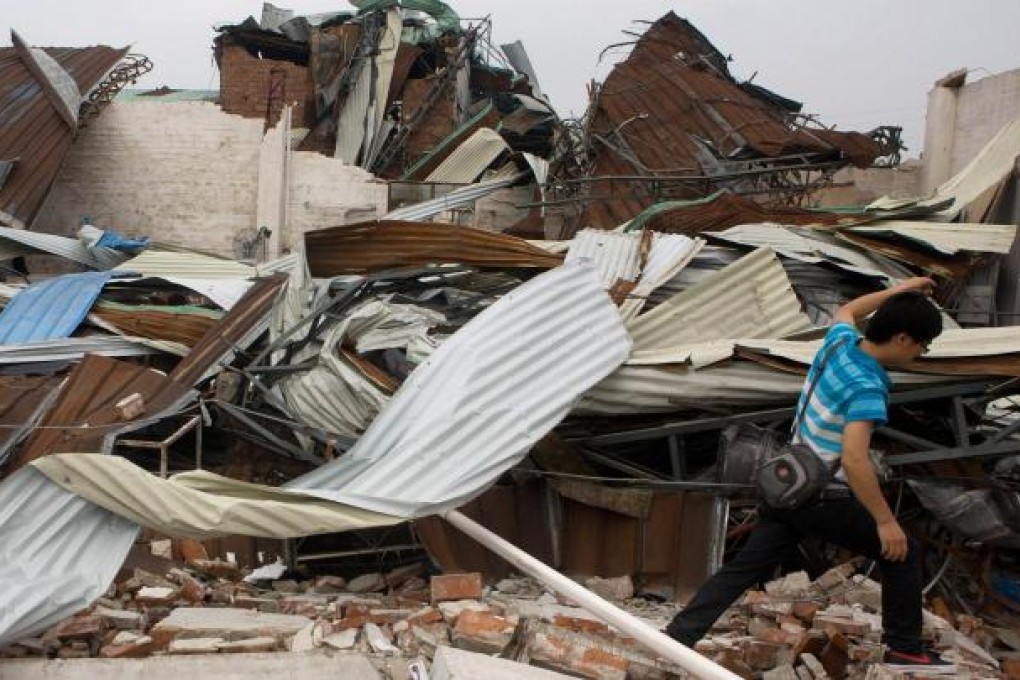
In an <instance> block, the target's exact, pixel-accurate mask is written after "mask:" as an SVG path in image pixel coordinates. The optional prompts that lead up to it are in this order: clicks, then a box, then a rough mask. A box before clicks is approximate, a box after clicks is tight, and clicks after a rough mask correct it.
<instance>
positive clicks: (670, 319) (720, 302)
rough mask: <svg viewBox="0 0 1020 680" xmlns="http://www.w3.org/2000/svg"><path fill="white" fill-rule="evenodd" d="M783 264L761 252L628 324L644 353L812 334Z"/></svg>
mask: <svg viewBox="0 0 1020 680" xmlns="http://www.w3.org/2000/svg"><path fill="white" fill-rule="evenodd" d="M811 327H812V326H811V321H810V320H809V319H808V318H807V316H805V315H804V313H803V312H802V311H801V308H800V302H799V301H798V300H797V296H796V295H795V294H794V292H793V288H792V286H791V284H790V280H789V279H788V278H787V277H786V272H785V271H784V270H783V265H782V264H780V262H779V259H778V258H777V257H776V255H775V253H773V252H772V251H771V250H770V249H768V248H760V249H758V250H756V251H754V252H753V253H751V254H749V255H747V256H745V257H743V258H741V259H739V260H737V261H736V262H734V263H733V264H731V265H729V266H727V267H726V268H725V269H722V270H720V271H718V272H716V273H715V274H713V275H712V276H710V277H709V278H707V279H705V280H704V281H702V282H700V283H698V284H696V285H694V286H692V287H690V288H688V289H687V290H685V291H684V292H683V293H680V294H679V295H677V296H676V297H674V298H671V299H669V300H666V301H665V302H663V303H662V304H660V305H659V306H658V307H656V308H655V309H653V310H652V311H650V312H647V313H646V314H643V315H641V316H639V317H637V318H636V319H634V320H632V321H631V322H629V323H628V329H629V330H630V333H631V336H632V337H633V338H634V347H635V349H638V350H652V349H667V348H675V347H678V346H683V345H692V344H697V343H703V342H707V341H710V340H717V339H726V338H735V337H752V338H753V337H759V338H760V337H766V338H769V337H771V338H778V337H782V336H784V335H789V334H791V333H797V332H799V331H804V330H808V329H810V328H811Z"/></svg>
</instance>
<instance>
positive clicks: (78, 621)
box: [43, 615, 106, 640]
mask: <svg viewBox="0 0 1020 680" xmlns="http://www.w3.org/2000/svg"><path fill="white" fill-rule="evenodd" d="M105 631H106V621H104V620H103V619H102V618H101V617H99V616H93V615H86V616H74V617H71V618H69V619H65V620H64V621H61V622H60V623H58V624H57V625H55V626H53V627H52V628H50V629H49V630H48V631H46V634H45V635H43V637H44V638H46V639H50V640H54V639H55V640H90V639H92V638H94V637H99V636H101V635H102V634H103V633H104V632H105Z"/></svg>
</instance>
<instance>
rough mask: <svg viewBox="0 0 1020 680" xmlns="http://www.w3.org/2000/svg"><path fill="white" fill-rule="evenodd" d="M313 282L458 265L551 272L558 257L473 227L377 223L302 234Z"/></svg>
mask: <svg viewBox="0 0 1020 680" xmlns="http://www.w3.org/2000/svg"><path fill="white" fill-rule="evenodd" d="M305 253H306V256H307V257H308V267H309V269H310V270H311V272H312V276H319V277H328V276H338V275H340V274H364V273H367V272H373V271H379V270H382V269H388V268H392V267H404V266H418V265H426V264H432V263H458V264H467V265H476V266H479V267H539V268H549V267H555V266H557V265H559V264H560V263H561V262H562V258H561V257H560V256H558V255H553V254H551V253H547V252H545V251H543V250H541V249H540V248H536V247H534V246H532V245H530V244H529V243H528V242H527V241H525V240H523V239H519V238H516V237H514V236H507V235H505V234H497V233H494V232H491V231H483V230H481V229H474V228H472V227H461V226H455V225H449V224H436V223H429V224H421V223H418V222H399V221H392V220H380V221H377V222H363V223H361V224H352V225H347V226H342V227H331V228H329V229H320V230H318V231H310V232H307V233H306V234H305Z"/></svg>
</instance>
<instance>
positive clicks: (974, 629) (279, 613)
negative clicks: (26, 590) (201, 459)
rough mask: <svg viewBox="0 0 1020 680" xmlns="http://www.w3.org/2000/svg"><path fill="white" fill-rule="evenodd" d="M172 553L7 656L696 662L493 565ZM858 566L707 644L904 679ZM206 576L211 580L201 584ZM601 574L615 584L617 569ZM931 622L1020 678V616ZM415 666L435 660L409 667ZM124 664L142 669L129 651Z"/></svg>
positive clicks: (947, 652)
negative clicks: (264, 563)
mask: <svg viewBox="0 0 1020 680" xmlns="http://www.w3.org/2000/svg"><path fill="white" fill-rule="evenodd" d="M165 562H166V565H165V566H166V569H165V571H163V572H161V573H154V572H150V571H146V570H143V569H141V568H135V570H134V571H133V572H132V573H130V574H129V573H128V572H127V570H125V571H124V573H123V577H122V578H119V579H118V580H117V581H116V583H115V584H114V585H113V586H111V588H110V590H109V591H108V592H107V593H106V594H105V596H104V597H103V598H100V600H99V601H98V602H97V603H96V604H95V605H93V606H92V607H90V608H88V609H86V610H83V611H81V612H79V613H77V614H75V615H74V616H73V617H71V618H69V619H66V620H64V621H61V622H60V623H57V624H56V625H54V626H53V627H51V628H50V629H49V630H47V631H45V632H44V633H42V634H41V635H40V636H38V637H34V638H29V639H25V640H20V641H18V642H15V643H13V644H9V645H7V646H5V647H3V648H2V649H0V658H3V659H4V660H5V661H4V663H5V668H6V667H7V666H6V664H7V663H8V661H7V660H14V659H19V660H21V664H22V665H20V666H17V665H16V666H13V668H15V669H17V668H23V669H27V668H29V666H28V665H26V664H28V663H29V661H28V660H30V659H38V660H42V659H65V660H66V659H79V660H81V661H80V662H79V663H80V664H87V662H85V661H84V660H85V659H92V660H94V663H95V664H96V666H95V667H96V668H97V669H98V668H100V667H101V666H100V665H99V664H101V663H103V662H101V661H100V660H102V659H144V658H153V659H155V658H160V657H177V656H196V655H220V656H221V655H224V654H232V655H234V654H236V655H245V656H250V657H251V658H268V657H266V656H265V655H267V654H271V653H275V654H276V655H277V656H279V655H295V658H300V659H302V661H301V663H302V664H304V663H305V660H306V659H313V658H315V659H318V657H317V656H308V655H325V656H326V657H329V658H331V659H337V660H343V659H347V658H350V657H353V658H356V659H367V660H368V661H369V662H370V664H371V667H372V668H374V672H375V673H377V674H378V677H379V678H382V679H384V680H385V679H392V680H406V679H407V678H409V677H416V678H417V677H431V678H432V679H433V680H442V679H449V680H464V679H467V678H481V677H485V678H503V677H505V678H510V677H515V678H531V677H534V678H536V680H542V679H546V678H548V679H549V680H551V679H552V678H557V677H582V678H592V679H594V680H624V679H627V678H631V679H642V680H653V679H665V678H679V677H687V676H686V675H684V673H683V671H682V670H681V669H679V668H678V667H675V666H672V665H670V664H668V663H665V662H664V661H662V660H661V659H656V658H654V657H652V656H649V655H648V654H647V653H645V652H643V651H642V650H641V648H640V647H638V646H637V645H636V643H635V641H634V640H633V639H631V638H629V637H627V636H626V635H623V634H621V633H620V632H619V631H616V630H614V629H612V628H611V627H609V626H607V625H606V624H605V623H602V622H601V621H598V620H597V619H595V618H594V617H593V616H592V615H591V614H589V613H588V612H587V611H586V610H584V609H581V608H579V607H576V606H573V605H572V604H571V603H569V602H563V601H562V600H561V599H559V598H557V597H556V596H555V595H553V594H551V593H549V592H548V591H546V590H545V588H544V587H543V586H541V584H539V583H537V582H535V581H534V580H532V579H529V578H526V577H511V578H506V579H503V580H501V581H499V582H498V583H496V584H493V585H490V586H486V585H484V584H483V581H482V578H481V575H480V574H478V573H454V574H432V575H431V576H430V575H429V574H428V571H427V568H426V567H425V565H422V564H420V563H419V564H411V565H405V566H404V567H401V568H399V569H398V570H395V571H399V572H401V574H400V575H401V578H400V579H398V580H400V581H402V582H401V584H400V585H399V586H395V587H383V588H379V589H378V590H376V591H374V592H365V591H363V590H362V589H351V588H350V587H349V585H350V584H352V583H353V584H359V583H368V582H371V581H374V580H380V579H381V580H390V578H391V577H392V576H393V574H392V573H389V574H382V573H378V572H374V573H368V574H362V575H358V576H356V577H354V578H352V579H350V581H348V582H347V586H348V587H344V580H343V579H342V578H339V577H336V576H330V575H322V576H318V577H315V578H310V579H300V580H299V579H296V578H294V579H287V580H275V581H268V580H260V581H257V582H256V583H248V582H246V581H245V580H244V579H243V578H240V573H239V572H238V573H237V574H235V575H234V577H232V578H228V577H223V576H219V577H215V576H211V575H210V574H209V573H208V571H206V570H204V569H202V568H201V561H195V563H193V564H189V565H184V566H174V565H175V564H180V563H179V562H172V561H170V560H165ZM153 564H154V563H152V562H149V565H150V567H151V566H152V565H153ZM155 564H158V562H157V563H155ZM859 567H860V565H859V564H858V563H856V562H847V563H843V564H841V565H839V566H837V567H834V568H832V569H830V570H829V571H827V572H825V573H823V574H822V575H820V576H819V577H818V578H816V579H814V580H811V579H809V578H808V577H807V575H806V574H805V573H804V572H793V573H790V574H787V575H786V576H783V577H782V578H779V579H776V580H774V581H771V582H769V583H767V584H765V589H764V590H761V591H758V590H753V591H749V592H748V593H747V594H746V596H744V597H743V598H742V599H741V600H740V601H739V602H738V603H737V604H735V605H734V606H733V607H731V608H730V609H729V610H728V611H727V612H726V614H725V615H724V616H723V617H722V619H720V621H719V622H718V624H717V625H716V626H715V627H714V628H713V630H712V631H711V632H710V634H709V635H708V636H707V637H706V638H705V639H703V640H702V641H700V642H699V643H698V644H697V645H696V647H695V649H696V650H697V651H698V652H700V653H701V654H702V655H704V656H706V657H708V658H711V659H713V660H714V661H716V662H717V663H719V664H720V665H722V666H723V667H725V668H727V669H729V670H730V671H732V672H734V673H736V674H738V675H740V676H741V677H745V678H764V679H765V680H783V679H785V678H790V679H793V678H796V679H798V680H799V679H802V678H815V679H819V680H820V679H821V678H836V679H842V678H868V679H878V678H882V679H885V678H888V679H890V680H893V679H894V678H898V677H900V676H899V675H897V674H896V673H895V672H893V671H891V670H889V669H888V668H886V667H885V666H884V665H883V664H882V663H881V659H882V655H883V652H884V651H885V647H884V646H883V645H882V643H881V609H880V607H881V585H880V584H879V583H877V582H876V581H874V580H872V579H871V578H869V577H868V576H867V575H865V574H862V573H859ZM608 580H610V581H616V582H618V583H622V582H623V581H625V580H626V581H629V579H608ZM147 582H149V583H152V582H166V583H169V584H170V585H168V586H165V589H167V590H170V591H172V595H170V596H167V597H165V598H163V599H162V600H160V601H156V600H153V599H151V598H143V597H141V594H142V593H144V592H145V591H146V590H147V589H149V588H151V587H150V586H144V585H142V584H143V583H147ZM192 584H197V587H198V588H199V589H200V590H199V591H197V592H198V593H199V596H198V597H197V598H196V597H195V592H196V591H193V589H192ZM327 586H328V587H327ZM590 586H595V587H596V588H599V587H602V591H603V594H606V595H608V593H607V592H606V591H605V590H604V586H605V580H603V581H596V582H593V583H590ZM323 590H329V591H330V592H328V593H323V592H322V591H323ZM618 592H620V594H621V595H623V597H619V598H616V597H613V598H611V599H612V600H613V601H614V602H615V603H616V604H618V605H619V606H621V607H623V608H624V609H625V610H627V611H630V612H631V613H633V614H635V615H636V616H638V617H640V618H641V619H642V620H644V621H645V622H646V623H648V624H649V625H651V626H654V627H657V628H661V627H662V626H663V625H665V623H666V622H668V621H669V619H670V618H671V617H672V616H673V615H674V614H675V613H676V611H677V607H676V606H675V605H673V604H672V603H666V602H661V601H657V600H656V599H655V598H649V597H647V596H640V595H639V596H634V594H633V586H632V585H631V586H629V587H628V588H624V589H622V590H619V591H618ZM923 634H924V639H925V641H926V643H928V644H930V645H931V646H932V647H933V648H934V649H937V650H938V651H939V652H940V653H941V654H942V656H943V657H944V658H946V659H949V660H951V661H953V662H954V663H955V664H956V665H957V667H958V668H959V674H958V676H957V677H964V678H974V679H978V678H1015V677H1020V654H1018V650H1016V643H1017V640H1016V636H1015V635H1011V634H1010V632H1009V631H1006V630H999V629H996V628H995V627H993V626H990V625H986V624H985V623H984V622H983V621H981V620H980V619H978V618H975V617H971V616H966V615H964V616H958V617H956V619H955V620H952V621H951V620H947V619H945V618H942V617H941V616H939V615H937V614H936V613H935V612H933V611H930V610H926V611H925V613H924V633H923ZM39 663H42V662H41V661H40V662H39ZM49 663H55V662H49ZM168 663H169V662H168ZM315 663H316V664H319V663H323V662H322V661H321V660H319V661H316V662H315ZM337 663H338V664H340V665H338V666H337V668H341V667H342V664H341V662H340V661H337ZM413 665H417V666H418V667H419V668H420V669H425V671H426V672H427V673H431V675H428V676H411V675H408V673H409V670H408V669H409V668H410V667H412V666H413ZM79 667H80V668H83V669H86V668H89V666H88V665H80V666H79ZM37 668H49V667H47V666H37ZM210 668H211V666H210ZM302 668H303V666H302ZM124 672H125V673H128V674H129V675H128V676H130V673H131V672H132V671H131V670H130V668H129V667H127V666H125V671H124ZM128 676H125V677H128ZM5 677H7V676H6V675H5ZM12 677H17V676H16V675H15V676H12ZM45 677H49V676H45ZM53 677H59V676H58V675H57V674H55V675H54V676H53ZM303 677H304V676H303ZM352 677H353V676H352Z"/></svg>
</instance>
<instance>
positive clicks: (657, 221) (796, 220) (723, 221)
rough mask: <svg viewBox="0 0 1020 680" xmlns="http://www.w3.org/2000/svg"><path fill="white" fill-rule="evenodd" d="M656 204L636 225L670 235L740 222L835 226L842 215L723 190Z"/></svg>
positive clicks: (734, 224) (635, 221)
mask: <svg viewBox="0 0 1020 680" xmlns="http://www.w3.org/2000/svg"><path fill="white" fill-rule="evenodd" d="M660 205H661V207H660V206H656V208H655V210H654V212H653V211H652V210H649V213H652V214H650V215H648V216H647V218H645V217H644V216H642V215H639V216H638V217H635V218H634V223H632V225H633V228H644V229H651V230H652V231H661V232H666V233H670V234H687V235H694V234H700V233H702V232H705V231H722V230H723V229H728V228H729V227H735V226H738V225H741V224H765V223H773V224H797V225H809V224H819V225H835V224H837V223H838V222H839V221H840V216H839V215H835V214H833V213H827V212H814V211H811V210H804V209H803V208H795V207H793V206H771V207H766V206H763V205H761V204H760V203H756V202H754V201H752V200H751V199H749V198H744V197H743V196H738V195H736V194H732V193H730V192H728V191H721V192H719V193H717V194H715V195H714V196H712V197H709V198H708V199H705V200H702V201H690V202H680V201H677V202H675V203H665V204H660Z"/></svg>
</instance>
